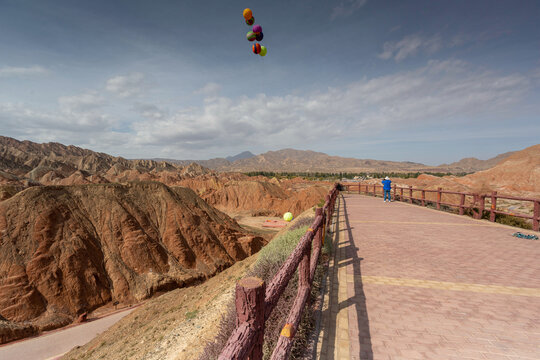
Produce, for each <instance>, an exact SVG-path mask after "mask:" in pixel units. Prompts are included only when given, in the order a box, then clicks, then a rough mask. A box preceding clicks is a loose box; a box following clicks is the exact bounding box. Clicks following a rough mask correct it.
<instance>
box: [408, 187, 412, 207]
mask: <svg viewBox="0 0 540 360" xmlns="http://www.w3.org/2000/svg"><path fill="white" fill-rule="evenodd" d="M409 202H410V203H411V204H412V185H409Z"/></svg>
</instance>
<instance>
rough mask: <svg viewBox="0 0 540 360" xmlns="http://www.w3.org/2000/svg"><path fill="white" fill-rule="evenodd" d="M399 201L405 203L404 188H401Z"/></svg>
mask: <svg viewBox="0 0 540 360" xmlns="http://www.w3.org/2000/svg"><path fill="white" fill-rule="evenodd" d="M399 193H400V195H399V201H403V188H399Z"/></svg>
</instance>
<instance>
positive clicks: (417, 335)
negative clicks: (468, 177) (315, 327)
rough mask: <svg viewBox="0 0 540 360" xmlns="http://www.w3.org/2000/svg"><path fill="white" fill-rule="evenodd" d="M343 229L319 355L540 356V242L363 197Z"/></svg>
mask: <svg viewBox="0 0 540 360" xmlns="http://www.w3.org/2000/svg"><path fill="white" fill-rule="evenodd" d="M336 230H337V231H336V234H335V235H336V238H335V243H334V246H335V252H334V258H333V259H332V261H331V264H330V265H331V267H330V272H329V280H330V283H329V286H328V288H329V290H330V291H329V292H328V294H327V301H326V302H325V305H324V309H323V314H324V316H323V331H322V332H321V334H320V340H319V342H318V358H320V359H335V360H341V359H353V360H358V359H438V360H440V359H506V360H510V359H512V360H518V359H529V360H530V359H538V358H540V311H539V310H540V262H539V261H538V259H539V257H540V242H538V241H533V240H525V239H518V238H515V237H512V233H513V232H515V231H516V229H515V228H512V227H508V226H503V225H499V224H493V223H489V222H487V221H484V220H473V219H471V218H468V217H464V216H458V215H453V214H448V213H444V212H440V211H436V210H431V209H426V208H422V207H419V206H414V205H409V204H405V203H385V202H383V201H382V200H381V199H380V198H373V197H366V196H362V195H356V194H346V195H344V197H343V198H341V199H340V204H339V211H338V219H337V229H336Z"/></svg>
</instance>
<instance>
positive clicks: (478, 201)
mask: <svg viewBox="0 0 540 360" xmlns="http://www.w3.org/2000/svg"><path fill="white" fill-rule="evenodd" d="M343 186H345V187H346V188H347V190H348V189H349V188H351V187H353V188H355V187H358V192H359V193H360V192H361V189H362V187H363V186H365V189H366V191H365V193H366V194H369V193H370V191H369V190H370V189H373V192H375V191H376V189H378V188H382V187H383V186H382V185H379V184H369V183H355V184H343ZM392 190H393V191H394V196H399V198H400V201H402V200H403V199H409V202H411V203H412V201H413V200H417V201H421V202H422V205H423V206H425V202H434V203H436V204H437V209H438V210H440V206H441V205H445V206H452V207H457V208H459V214H460V215H463V214H464V209H465V208H468V209H472V210H473V212H474V211H475V209H478V211H476V212H474V218H475V219H481V218H482V215H483V212H484V211H487V212H489V213H490V218H489V220H490V221H493V222H494V221H495V214H501V215H509V216H515V217H519V218H523V219H529V220H532V222H533V230H535V231H539V229H540V199H537V198H526V197H518V196H511V195H499V194H497V192H496V191H492V192H491V193H470V192H461V191H449V190H443V189H442V188H438V189H437V190H434V189H422V188H413V187H412V186H409V187H403V186H397V185H393V187H392ZM397 190H400V194H399V195H398V194H396V191H397ZM403 190H407V191H408V192H409V196H407V195H405V194H403ZM413 192H422V198H417V197H413V196H412V194H413ZM426 192H429V193H437V200H428V199H426V198H425V197H424V194H425V193H426ZM443 194H450V195H460V196H461V203H460V204H453V203H445V202H442V200H441V196H442V195H443ZM374 195H375V194H374ZM466 196H471V197H473V202H472V203H471V204H470V205H466V204H465V197H466ZM486 198H487V199H490V200H491V206H490V208H488V209H486V208H485V200H486ZM497 199H505V200H517V201H530V202H532V203H533V215H527V214H521V213H515V212H507V211H503V210H497Z"/></svg>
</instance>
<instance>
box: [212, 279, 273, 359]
mask: <svg viewBox="0 0 540 360" xmlns="http://www.w3.org/2000/svg"><path fill="white" fill-rule="evenodd" d="M265 291H266V286H265V283H264V281H262V280H261V279H259V278H256V277H247V278H244V279H241V280H240V281H239V282H238V283H237V284H236V326H237V327H241V326H248V327H250V328H253V329H254V330H255V337H254V338H252V340H251V341H252V342H253V344H249V346H248V347H246V346H243V345H245V341H246V339H234V338H232V337H231V338H229V341H228V342H227V345H226V346H225V349H224V351H223V352H222V353H221V354H220V356H219V359H220V360H225V359H238V360H241V359H248V360H261V359H262V356H263V352H262V346H263V340H264V304H265V302H264V296H265ZM240 349H242V350H243V351H240Z"/></svg>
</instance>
